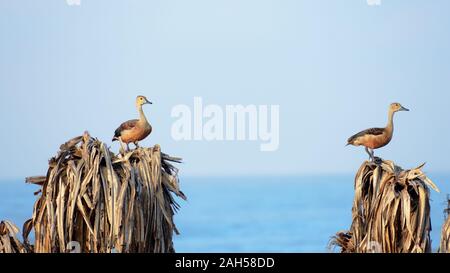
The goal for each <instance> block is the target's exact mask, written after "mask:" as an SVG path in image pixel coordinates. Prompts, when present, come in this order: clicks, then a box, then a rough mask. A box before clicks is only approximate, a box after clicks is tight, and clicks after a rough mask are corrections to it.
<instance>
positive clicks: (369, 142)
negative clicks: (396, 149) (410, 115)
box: [347, 102, 409, 161]
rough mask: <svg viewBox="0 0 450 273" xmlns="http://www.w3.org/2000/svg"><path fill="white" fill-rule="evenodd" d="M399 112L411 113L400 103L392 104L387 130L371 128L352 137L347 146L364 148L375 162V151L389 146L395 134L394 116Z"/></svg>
mask: <svg viewBox="0 0 450 273" xmlns="http://www.w3.org/2000/svg"><path fill="white" fill-rule="evenodd" d="M399 111H409V109H407V108H405V107H403V106H402V105H401V104H400V103H396V102H395V103H392V104H391V105H390V107H389V114H388V117H389V118H388V124H387V126H386V127H385V128H371V129H367V130H364V131H362V132H359V133H357V134H356V135H354V136H351V137H350V138H349V139H348V140H347V145H353V146H364V147H366V152H367V153H368V154H369V156H370V158H371V159H372V161H375V156H374V152H373V150H374V149H378V148H381V147H384V146H386V145H388V144H389V142H391V140H392V136H393V134H394V114H395V113H396V112H399Z"/></svg>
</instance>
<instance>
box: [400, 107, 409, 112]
mask: <svg viewBox="0 0 450 273" xmlns="http://www.w3.org/2000/svg"><path fill="white" fill-rule="evenodd" d="M400 111H406V112H409V109H408V108H405V107H403V106H402V108H400Z"/></svg>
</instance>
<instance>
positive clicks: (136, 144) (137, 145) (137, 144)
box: [134, 141, 139, 149]
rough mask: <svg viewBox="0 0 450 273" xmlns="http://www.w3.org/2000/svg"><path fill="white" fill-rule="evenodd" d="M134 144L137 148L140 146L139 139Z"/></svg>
mask: <svg viewBox="0 0 450 273" xmlns="http://www.w3.org/2000/svg"><path fill="white" fill-rule="evenodd" d="M134 146H136V149H137V148H139V143H138V142H137V141H136V142H134Z"/></svg>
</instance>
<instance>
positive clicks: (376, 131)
mask: <svg viewBox="0 0 450 273" xmlns="http://www.w3.org/2000/svg"><path fill="white" fill-rule="evenodd" d="M383 132H384V129H383V128H370V129H367V130H364V131H361V132H359V133H357V134H356V135H353V136H351V137H350V138H349V139H348V143H351V142H353V141H355V140H356V139H357V138H359V137H362V136H366V135H372V136H379V135H382V134H383Z"/></svg>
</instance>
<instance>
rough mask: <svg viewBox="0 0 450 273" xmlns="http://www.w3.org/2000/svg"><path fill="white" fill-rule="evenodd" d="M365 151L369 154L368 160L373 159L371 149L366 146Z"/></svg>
mask: <svg viewBox="0 0 450 273" xmlns="http://www.w3.org/2000/svg"><path fill="white" fill-rule="evenodd" d="M366 153H367V154H368V155H369V157H370V160H372V161H374V159H373V150H372V152H371V151H370V149H369V148H368V147H366Z"/></svg>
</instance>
